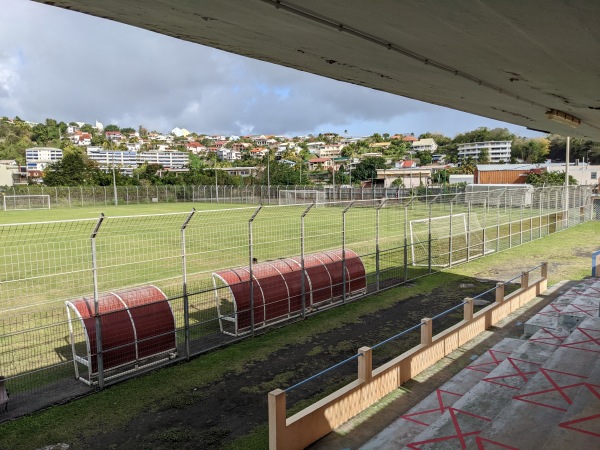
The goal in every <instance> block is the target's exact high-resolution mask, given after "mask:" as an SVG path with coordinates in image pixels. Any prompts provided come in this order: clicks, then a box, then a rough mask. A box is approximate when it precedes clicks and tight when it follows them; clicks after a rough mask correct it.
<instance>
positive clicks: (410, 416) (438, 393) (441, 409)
mask: <svg viewBox="0 0 600 450" xmlns="http://www.w3.org/2000/svg"><path fill="white" fill-rule="evenodd" d="M435 392H436V396H437V401H438V407H437V408H433V409H428V410H426V411H419V412H416V413H411V414H404V415H403V416H400V417H401V418H402V419H406V420H410V421H411V422H414V423H418V424H419V425H423V426H425V427H428V426H429V425H431V424H430V423H425V422H422V421H420V420H417V419H414V418H413V417H414V416H420V415H423V414H431V413H435V412H439V413H440V415H441V414H442V413H443V412H444V411H446V408H447V406H446V405H444V399H443V398H442V393H445V394H450V395H455V396H457V397H459V398H460V397H462V394H456V393H455V392H450V391H444V390H442V389H436V391H435ZM456 400H458V398H457V399H456ZM452 404H454V402H452Z"/></svg>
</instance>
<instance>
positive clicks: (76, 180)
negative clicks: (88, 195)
mask: <svg viewBox="0 0 600 450" xmlns="http://www.w3.org/2000/svg"><path fill="white" fill-rule="evenodd" d="M99 178H102V173H101V171H100V169H99V168H98V166H97V165H96V163H95V162H94V161H91V160H90V159H88V157H87V155H86V154H85V153H83V152H82V151H80V150H79V149H73V148H67V149H65V151H64V155H63V158H62V159H61V160H60V161H57V162H55V163H54V164H51V165H49V166H48V167H47V168H46V170H45V171H44V184H46V185H47V186H81V185H94V184H97V181H98V179H99Z"/></svg>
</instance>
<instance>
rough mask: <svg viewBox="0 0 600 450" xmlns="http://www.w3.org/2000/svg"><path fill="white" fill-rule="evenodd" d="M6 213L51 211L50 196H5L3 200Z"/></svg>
mask: <svg viewBox="0 0 600 450" xmlns="http://www.w3.org/2000/svg"><path fill="white" fill-rule="evenodd" d="M2 207H3V208H4V211H17V210H24V209H50V196H49V195H47V194H45V195H5V196H3V198H2Z"/></svg>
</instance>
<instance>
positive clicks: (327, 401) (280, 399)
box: [268, 263, 548, 450]
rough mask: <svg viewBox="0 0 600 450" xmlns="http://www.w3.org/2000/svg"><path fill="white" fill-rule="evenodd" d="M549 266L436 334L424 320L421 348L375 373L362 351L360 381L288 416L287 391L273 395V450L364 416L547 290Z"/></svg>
mask: <svg viewBox="0 0 600 450" xmlns="http://www.w3.org/2000/svg"><path fill="white" fill-rule="evenodd" d="M547 270H548V265H547V263H544V264H542V267H541V277H540V278H539V279H538V280H535V281H533V282H530V280H529V273H528V272H523V274H522V275H521V287H520V288H519V289H518V290H516V291H515V292H513V293H511V294H509V295H506V296H505V295H504V285H503V284H502V283H498V284H497V285H496V296H495V298H496V301H495V302H494V303H492V304H490V305H489V306H487V307H485V308H483V309H481V310H480V311H478V312H477V313H475V314H474V313H473V300H472V299H466V303H465V305H464V319H463V320H462V321H461V322H459V323H457V324H456V325H454V326H453V327H451V328H448V329H447V330H444V331H443V332H441V333H439V334H437V335H435V336H432V320H431V319H429V318H425V319H422V321H421V344H420V345H417V346H416V347H413V348H412V349H410V350H409V351H407V352H405V353H403V354H401V355H400V356H397V357H396V358H394V359H393V360H391V361H389V362H388V363H386V364H384V365H382V366H381V367H379V368H377V369H375V370H373V366H372V350H371V349H370V348H368V347H362V348H361V349H359V351H358V377H357V379H356V380H355V381H353V382H351V383H350V384H348V385H346V386H344V387H343V388H341V389H339V390H337V391H336V392H334V393H332V394H330V395H328V396H327V397H325V398H323V399H321V400H319V401H317V402H316V403H314V404H313V405H311V406H309V407H307V408H305V409H304V410H302V411H300V412H298V413H296V414H294V415H293V416H292V417H290V418H286V395H285V391H282V390H281V389H276V390H274V391H272V392H270V393H269V398H268V401H269V448H270V449H271V450H295V449H303V448H305V447H306V446H308V445H310V444H311V443H313V442H315V441H317V440H318V439H320V438H322V437H323V436H325V435H326V434H328V433H330V432H331V431H332V430H334V429H335V428H337V427H338V426H340V425H342V424H343V423H345V422H347V421H348V420H349V419H351V418H352V417H354V416H356V415H357V414H358V413H360V412H362V411H364V410H365V409H366V408H368V407H369V406H371V405H372V404H374V403H375V402H377V401H378V400H380V399H381V398H383V397H384V396H385V395H387V394H389V393H390V392H392V391H393V390H394V389H397V388H398V387H400V385H401V384H402V383H404V382H406V381H407V380H410V379H411V378H412V377H414V376H416V375H417V374H419V373H420V372H422V371H423V370H425V369H427V368H428V367H430V366H432V365H433V364H435V363H436V362H438V361H439V360H440V359H442V358H444V357H445V356H447V355H448V354H449V353H451V352H452V351H454V350H456V349H457V348H458V347H460V346H461V345H463V344H465V343H466V342H468V341H469V340H471V339H473V338H474V337H475V336H477V335H478V334H479V333H481V332H482V331H484V330H486V329H487V328H489V327H490V326H492V325H493V324H495V323H497V322H498V321H499V320H501V319H503V318H504V317H506V316H508V315H509V314H510V313H512V312H513V311H515V310H517V309H518V308H520V307H521V306H523V305H524V304H525V303H527V302H528V301H530V300H532V299H533V298H535V297H536V296H538V295H539V294H541V293H542V292H544V291H545V290H546V288H547V273H548V272H547Z"/></svg>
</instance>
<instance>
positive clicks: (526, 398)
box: [513, 368, 587, 411]
mask: <svg viewBox="0 0 600 450" xmlns="http://www.w3.org/2000/svg"><path fill="white" fill-rule="evenodd" d="M540 373H542V375H543V376H544V378H546V380H548V382H549V383H550V384H551V385H552V388H550V389H543V390H541V391H536V392H530V393H528V394H521V395H515V396H514V397H513V399H514V400H520V401H522V402H527V403H532V404H534V405H537V406H544V407H546V408H551V409H556V410H558V411H567V408H559V407H558V406H554V405H550V404H547V403H543V402H537V401H533V400H529V397H535V396H538V395H542V394H547V393H549V392H558V394H560V396H561V397H562V398H563V399H564V400H565V401H566V402H567V404H568V405H571V404H572V403H573V400H572V399H571V397H570V396H569V395H568V394H567V393H566V392H565V390H566V389H570V388H574V387H579V386H584V385H585V381H580V382H578V383H572V384H565V385H563V386H559V385H558V383H557V382H556V381H555V380H554V379H553V378H552V374H560V375H566V376H568V377H574V378H580V379H582V380H586V379H587V376H584V375H577V374H574V373H568V372H560V371H558V370H549V369H543V368H542V369H540ZM577 392H579V390H578V391H577Z"/></svg>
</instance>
